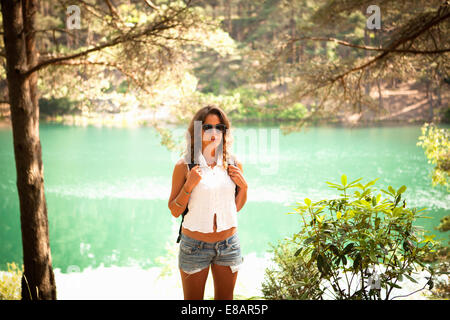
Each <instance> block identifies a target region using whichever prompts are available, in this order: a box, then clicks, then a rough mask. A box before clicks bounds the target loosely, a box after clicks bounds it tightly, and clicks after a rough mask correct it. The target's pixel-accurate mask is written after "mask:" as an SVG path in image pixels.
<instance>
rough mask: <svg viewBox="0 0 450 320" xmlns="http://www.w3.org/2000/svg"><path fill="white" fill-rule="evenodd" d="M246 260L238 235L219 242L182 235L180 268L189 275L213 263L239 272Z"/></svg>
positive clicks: (179, 256) (179, 257)
mask: <svg viewBox="0 0 450 320" xmlns="http://www.w3.org/2000/svg"><path fill="white" fill-rule="evenodd" d="M243 261H244V258H243V257H242V256H241V244H240V241H239V237H238V234H237V233H235V234H234V235H232V236H231V237H229V238H227V239H225V240H222V241H218V242H204V241H201V240H196V239H193V238H190V237H188V236H186V235H185V234H183V233H182V234H181V240H180V250H179V254H178V267H179V268H180V269H182V270H183V271H184V272H185V273H187V274H193V273H196V272H199V271H201V270H203V269H205V268H207V267H209V265H210V264H211V263H214V264H218V265H221V266H230V268H231V271H232V272H236V271H238V270H239V267H240V265H241V264H242V263H243Z"/></svg>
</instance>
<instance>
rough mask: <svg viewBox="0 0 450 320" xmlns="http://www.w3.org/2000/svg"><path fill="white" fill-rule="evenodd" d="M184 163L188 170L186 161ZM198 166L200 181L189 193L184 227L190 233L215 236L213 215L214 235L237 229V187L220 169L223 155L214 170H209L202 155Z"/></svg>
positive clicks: (222, 169)
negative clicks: (215, 219) (196, 232)
mask: <svg viewBox="0 0 450 320" xmlns="http://www.w3.org/2000/svg"><path fill="white" fill-rule="evenodd" d="M185 163H186V166H187V162H186V159H185ZM197 163H199V165H200V170H201V175H202V179H201V180H200V182H199V183H198V184H197V185H196V186H195V187H194V188H193V189H192V192H191V195H190V198H189V202H188V209H189V211H188V213H187V214H186V215H185V217H184V221H183V227H184V228H186V229H189V230H191V231H199V232H204V233H211V232H214V214H216V216H217V230H216V231H217V232H220V231H223V230H227V229H230V228H231V227H237V209H236V202H235V201H236V200H235V190H236V184H235V183H234V181H233V180H231V178H230V176H229V175H228V173H227V171H226V170H225V168H224V167H223V165H222V164H223V161H222V154H221V153H220V154H218V158H217V164H216V165H215V166H214V168H211V167H210V166H208V164H207V163H206V159H205V157H204V156H203V154H202V153H201V152H200V153H199V156H198V162H197ZM188 169H189V167H188Z"/></svg>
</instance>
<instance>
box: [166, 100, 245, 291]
mask: <svg viewBox="0 0 450 320" xmlns="http://www.w3.org/2000/svg"><path fill="white" fill-rule="evenodd" d="M200 129H201V130H200ZM196 135H197V136H196ZM186 138H187V139H186V140H187V145H188V146H187V148H186V153H185V156H184V157H183V158H182V159H180V160H179V161H178V162H177V163H176V165H175V168H174V171H173V176H172V192H171V194H170V199H169V209H170V211H171V213H172V215H173V216H174V217H178V216H179V215H180V214H182V213H183V211H184V210H185V208H186V206H188V210H189V211H188V213H187V214H186V216H185V218H184V221H183V224H182V229H181V230H182V231H181V242H180V250H179V256H178V265H179V269H180V274H181V280H182V284H183V293H184V299H186V300H194V299H197V300H198V299H203V295H204V291H205V284H206V279H207V278H208V273H209V267H210V265H211V272H212V275H213V279H214V299H215V300H232V299H233V291H234V286H235V283H236V278H237V273H238V268H239V266H240V265H241V264H242V261H243V258H242V256H241V250H240V243H239V237H238V234H237V217H236V215H237V212H238V211H239V210H241V209H242V207H243V206H244V204H245V202H246V200H247V182H246V181H245V179H244V177H243V175H242V172H243V169H242V164H241V163H240V162H238V161H236V159H235V158H234V157H233V156H231V154H230V150H231V147H230V145H231V136H230V121H229V120H228V118H227V116H226V114H225V112H224V111H223V110H222V109H221V108H219V107H215V106H206V107H204V108H202V109H200V110H199V111H197V113H196V114H195V116H194V117H193V119H192V120H191V123H190V125H189V129H188V131H187V133H186ZM200 142H201V143H200ZM233 162H234V163H235V164H236V165H232V164H229V163H233ZM189 163H195V164H196V165H195V166H194V167H193V168H192V169H191V170H189V167H188V164H189Z"/></svg>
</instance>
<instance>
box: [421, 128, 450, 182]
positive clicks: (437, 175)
mask: <svg viewBox="0 0 450 320" xmlns="http://www.w3.org/2000/svg"><path fill="white" fill-rule="evenodd" d="M421 130H422V135H421V136H420V137H419V142H417V145H418V146H421V147H422V148H423V149H424V150H425V154H426V156H427V158H428V162H429V163H432V164H434V165H435V168H434V170H433V173H432V177H431V179H432V185H433V186H436V185H443V186H446V187H447V190H449V183H448V176H449V174H450V152H449V150H450V131H449V130H448V129H445V128H443V129H439V128H437V127H436V126H435V125H434V124H429V123H425V124H424V125H423V126H422V129H421Z"/></svg>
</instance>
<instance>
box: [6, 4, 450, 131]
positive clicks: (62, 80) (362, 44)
mask: <svg viewBox="0 0 450 320" xmlns="http://www.w3.org/2000/svg"><path fill="white" fill-rule="evenodd" d="M176 3H177V1H153V2H151V1H142V0H126V1H118V0H107V1H91V0H83V1H62V0H58V1H56V0H55V1H43V2H41V3H39V6H38V13H37V20H38V21H39V28H38V30H37V33H36V36H37V40H36V43H37V47H38V51H39V53H40V57H41V59H43V58H51V57H57V56H60V55H63V54H66V53H69V52H79V51H82V50H85V49H87V48H91V47H93V46H95V45H97V44H99V43H102V41H105V40H108V38H110V37H111V36H113V35H114V34H115V33H117V32H116V31H115V30H114V29H116V30H119V29H123V30H125V28H130V26H133V24H136V23H139V22H146V21H151V19H153V18H154V15H155V14H156V13H157V12H160V11H161V10H163V9H162V8H164V7H165V6H170V5H173V4H176ZM179 3H181V4H182V3H183V2H181V1H179ZM71 4H76V5H77V6H79V8H80V28H79V29H69V28H68V27H70V26H69V25H68V23H67V19H68V18H70V16H69V13H68V12H67V8H68V6H69V5H71ZM373 4H376V5H378V6H379V8H380V17H381V25H380V26H381V28H380V29H373V30H370V29H368V27H367V24H366V23H367V20H368V19H369V17H370V16H371V15H370V14H368V13H367V8H368V6H369V5H373ZM441 4H442V1H419V0H410V1H388V0H384V1H355V0H347V1H330V0H320V1H308V0H295V1H285V0H267V1H262V0H256V1H245V0H231V1H224V0H202V1H192V2H189V4H188V6H189V10H190V15H189V19H191V21H188V22H187V24H189V26H185V30H184V32H179V31H177V32H167V34H164V35H161V36H157V37H155V38H154V39H152V41H154V46H152V45H151V44H150V45H149V43H146V44H142V45H141V46H139V44H137V43H136V42H135V43H133V46H123V47H121V48H110V49H106V50H102V51H98V52H94V53H93V54H90V55H86V56H82V57H80V58H78V59H72V60H65V61H61V62H57V63H55V64H52V65H50V66H48V67H47V68H45V69H43V70H40V71H39V80H38V86H39V92H40V97H39V106H40V116H41V119H48V120H53V121H61V122H72V123H74V121H73V119H80V118H81V119H84V118H94V119H98V118H108V117H110V118H114V117H116V116H117V115H124V114H126V115H128V116H129V117H132V118H133V117H134V118H135V119H134V120H135V122H138V123H140V124H148V123H152V121H154V120H155V119H158V120H163V121H164V122H167V121H169V122H176V123H184V122H186V121H188V119H190V117H191V116H192V114H193V113H194V112H195V110H196V109H198V107H199V106H201V105H205V104H208V103H214V104H217V105H219V106H221V107H222V108H223V109H224V110H225V111H227V112H228V113H229V115H230V117H231V119H232V120H233V121H261V120H262V121H271V120H276V121H283V122H286V121H289V123H294V125H290V126H289V127H291V128H296V127H298V124H303V121H304V120H305V121H307V120H312V121H314V122H317V121H324V122H328V123H329V122H334V123H350V124H352V125H354V124H358V123H359V124H367V123H373V122H381V123H386V122H396V123H423V122H425V121H435V122H449V121H450V111H449V107H448V96H449V94H448V92H449V90H448V86H449V82H450V77H449V75H448V67H449V64H448V58H449V52H448V48H447V47H446V46H445V44H446V39H447V38H448V30H449V19H448V6H447V7H440V6H441ZM442 8H444V9H442ZM158 10H160V11H158ZM439 10H441V11H444V13H443V14H442V12H441V13H439ZM436 17H437V18H440V20H439V21H434V20H433V19H435V20H436ZM430 21H431V23H430ZM421 26H423V30H420V27H421ZM105 30H107V31H108V32H105ZM418 30H419V31H421V32H417V31H418ZM1 46H2V47H3V44H1ZM447 46H448V45H447ZM380 48H387V49H385V50H386V51H383V50H379V49H380ZM377 49H378V50H377ZM383 55H384V56H383ZM2 56H4V54H3V55H2ZM380 56H381V57H380ZM372 60H374V61H373V62H372ZM143 61H145V63H144V66H145V67H144V69H143V68H142V65H143V64H142V62H143ZM1 62H2V68H1V69H0V76H1V79H0V101H1V102H2V104H0V117H1V118H2V119H4V120H8V119H9V105H8V103H7V102H8V101H7V100H8V98H7V97H8V91H7V82H6V71H5V63H6V62H5V60H4V59H1ZM361 66H364V67H362V68H360V67H361ZM68 115H70V117H68ZM74 115H75V116H76V118H74V117H73V116H74ZM155 117H156V118H155ZM94 121H96V120H94ZM75 124H76V121H75ZM164 132H165V131H164V130H163V129H161V133H164ZM166 134H168V133H167V132H166Z"/></svg>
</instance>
